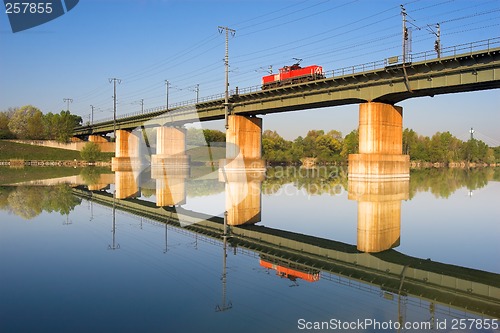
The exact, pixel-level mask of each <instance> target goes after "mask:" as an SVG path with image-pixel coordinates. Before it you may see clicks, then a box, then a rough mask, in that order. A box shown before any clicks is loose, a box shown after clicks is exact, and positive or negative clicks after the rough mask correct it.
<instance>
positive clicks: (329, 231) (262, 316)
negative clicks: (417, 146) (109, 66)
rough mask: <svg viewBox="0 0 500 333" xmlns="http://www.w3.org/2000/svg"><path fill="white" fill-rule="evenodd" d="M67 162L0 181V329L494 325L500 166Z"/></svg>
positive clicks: (499, 312) (499, 287)
mask: <svg viewBox="0 0 500 333" xmlns="http://www.w3.org/2000/svg"><path fill="white" fill-rule="evenodd" d="M25 169H29V168H25ZM21 170H23V172H25V173H29V172H28V171H29V170H28V171H27V170H24V169H21ZM0 172H1V173H3V174H8V172H7V169H6V168H4V170H0ZM16 172H17V173H18V174H19V173H20V172H21V171H20V170H18V171H16ZM101 172H103V174H101ZM67 173H68V172H67V171H65V175H64V176H61V177H54V176H51V179H45V180H42V179H39V178H38V179H33V178H37V177H31V178H30V177H26V179H30V181H27V180H26V179H25V180H20V179H17V178H16V179H15V181H14V180H13V181H12V182H9V181H8V180H5V179H3V183H4V185H1V186H0V264H1V270H0V276H1V279H0V281H1V284H0V331H1V332H138V331H141V332H238V333H243V332H302V331H352V332H379V331H380V332H382V331H383V332H386V331H387V332H411V331H415V332H417V331H421V329H423V328H427V329H429V331H430V330H431V329H432V330H434V331H436V332H449V331H454V330H459V329H460V331H462V332H477V331H484V332H494V331H498V326H499V325H500V323H499V319H500V261H499V260H498V256H499V254H500V242H499V239H500V237H499V236H500V224H499V222H500V205H499V200H498V199H499V198H500V170H499V169H474V170H459V169H441V170H438V169H427V170H416V171H412V172H411V177H410V181H409V182H404V181H403V182H401V181H400V182H382V183H376V184H366V183H363V182H361V183H353V182H350V181H348V179H347V177H346V175H345V172H344V170H342V169H341V168H326V167H324V168H317V169H300V168H284V167H276V168H271V169H268V170H267V173H266V177H265V179H264V177H262V178H259V177H254V178H247V180H246V181H241V179H236V180H229V181H228V180H227V179H226V183H225V182H224V181H221V179H222V178H221V175H219V174H218V172H217V170H212V169H211V168H194V169H192V170H189V171H188V172H186V173H185V174H178V175H174V176H170V177H168V178H162V177H161V176H158V175H157V174H155V172H154V171H151V170H150V169H145V170H143V172H142V173H141V174H138V173H135V174H134V173H132V174H130V173H129V174H127V175H124V174H120V175H118V173H117V174H114V175H113V174H112V173H111V171H106V170H99V171H98V172H97V171H96V170H95V169H75V170H74V172H73V173H74V175H67ZM119 177H123V178H120V179H119ZM4 178H5V177H4ZM222 180H223V179H222ZM107 182H109V183H110V184H108V183H107ZM165 184H168V186H165ZM241 193H244V195H241ZM130 196H131V197H130ZM125 197H129V198H125ZM158 203H163V204H160V206H157V204H158ZM226 211H227V214H225V213H224V212H226ZM225 216H226V217H225ZM224 220H225V221H226V226H225V228H226V229H227V230H226V233H224V229H225V228H224ZM241 221H250V222H254V223H251V224H250V225H240V226H236V225H227V224H228V223H229V224H238V223H241ZM495 328H496V330H495Z"/></svg>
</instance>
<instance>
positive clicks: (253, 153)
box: [219, 115, 266, 226]
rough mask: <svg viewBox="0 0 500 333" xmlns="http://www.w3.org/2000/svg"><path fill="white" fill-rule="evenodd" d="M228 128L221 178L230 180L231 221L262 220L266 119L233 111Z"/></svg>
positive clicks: (236, 222)
mask: <svg viewBox="0 0 500 333" xmlns="http://www.w3.org/2000/svg"><path fill="white" fill-rule="evenodd" d="M228 125H229V127H228V129H227V131H226V159H223V160H221V161H220V162H219V181H221V182H225V183H226V191H225V192H226V212H227V224H228V225H233V226H235V225H242V224H254V223H257V222H259V221H260V220H261V201H262V199H261V184H262V181H263V180H264V175H265V171H266V165H265V161H264V160H263V159H262V119H261V118H257V117H249V116H240V115H230V116H229V117H228Z"/></svg>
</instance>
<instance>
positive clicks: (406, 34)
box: [401, 5, 413, 92]
mask: <svg viewBox="0 0 500 333" xmlns="http://www.w3.org/2000/svg"><path fill="white" fill-rule="evenodd" d="M406 15H407V14H406V9H405V7H403V5H401V16H402V17H403V73H404V77H405V86H406V89H407V90H408V91H409V92H413V91H412V90H411V87H410V80H409V79H408V73H406V62H407V60H408V59H407V58H408V55H409V52H410V51H409V31H408V28H407V27H406Z"/></svg>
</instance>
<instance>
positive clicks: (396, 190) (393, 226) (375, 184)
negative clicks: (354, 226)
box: [348, 179, 410, 252]
mask: <svg viewBox="0 0 500 333" xmlns="http://www.w3.org/2000/svg"><path fill="white" fill-rule="evenodd" d="M409 185H410V180H409V179H404V180H401V179H393V180H350V179H349V189H348V193H349V195H348V198H349V199H350V200H356V201H357V202H358V242H357V247H358V250H360V251H363V252H381V251H384V250H388V249H392V248H393V247H397V246H399V242H400V234H401V200H408V198H409Z"/></svg>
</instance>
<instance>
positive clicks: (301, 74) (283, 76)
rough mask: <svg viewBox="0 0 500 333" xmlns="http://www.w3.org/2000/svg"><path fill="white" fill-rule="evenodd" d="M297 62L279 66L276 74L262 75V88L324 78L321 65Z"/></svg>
mask: <svg viewBox="0 0 500 333" xmlns="http://www.w3.org/2000/svg"><path fill="white" fill-rule="evenodd" d="M299 62H300V61H299ZM299 62H297V63H295V64H293V65H291V66H285V67H283V68H280V69H279V73H277V74H270V75H266V76H264V77H262V90H265V89H271V88H277V87H281V86H286V85H291V84H296V83H303V82H309V81H314V80H319V79H324V78H325V75H324V74H323V67H321V66H317V65H312V66H307V67H301V66H300V65H299Z"/></svg>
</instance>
